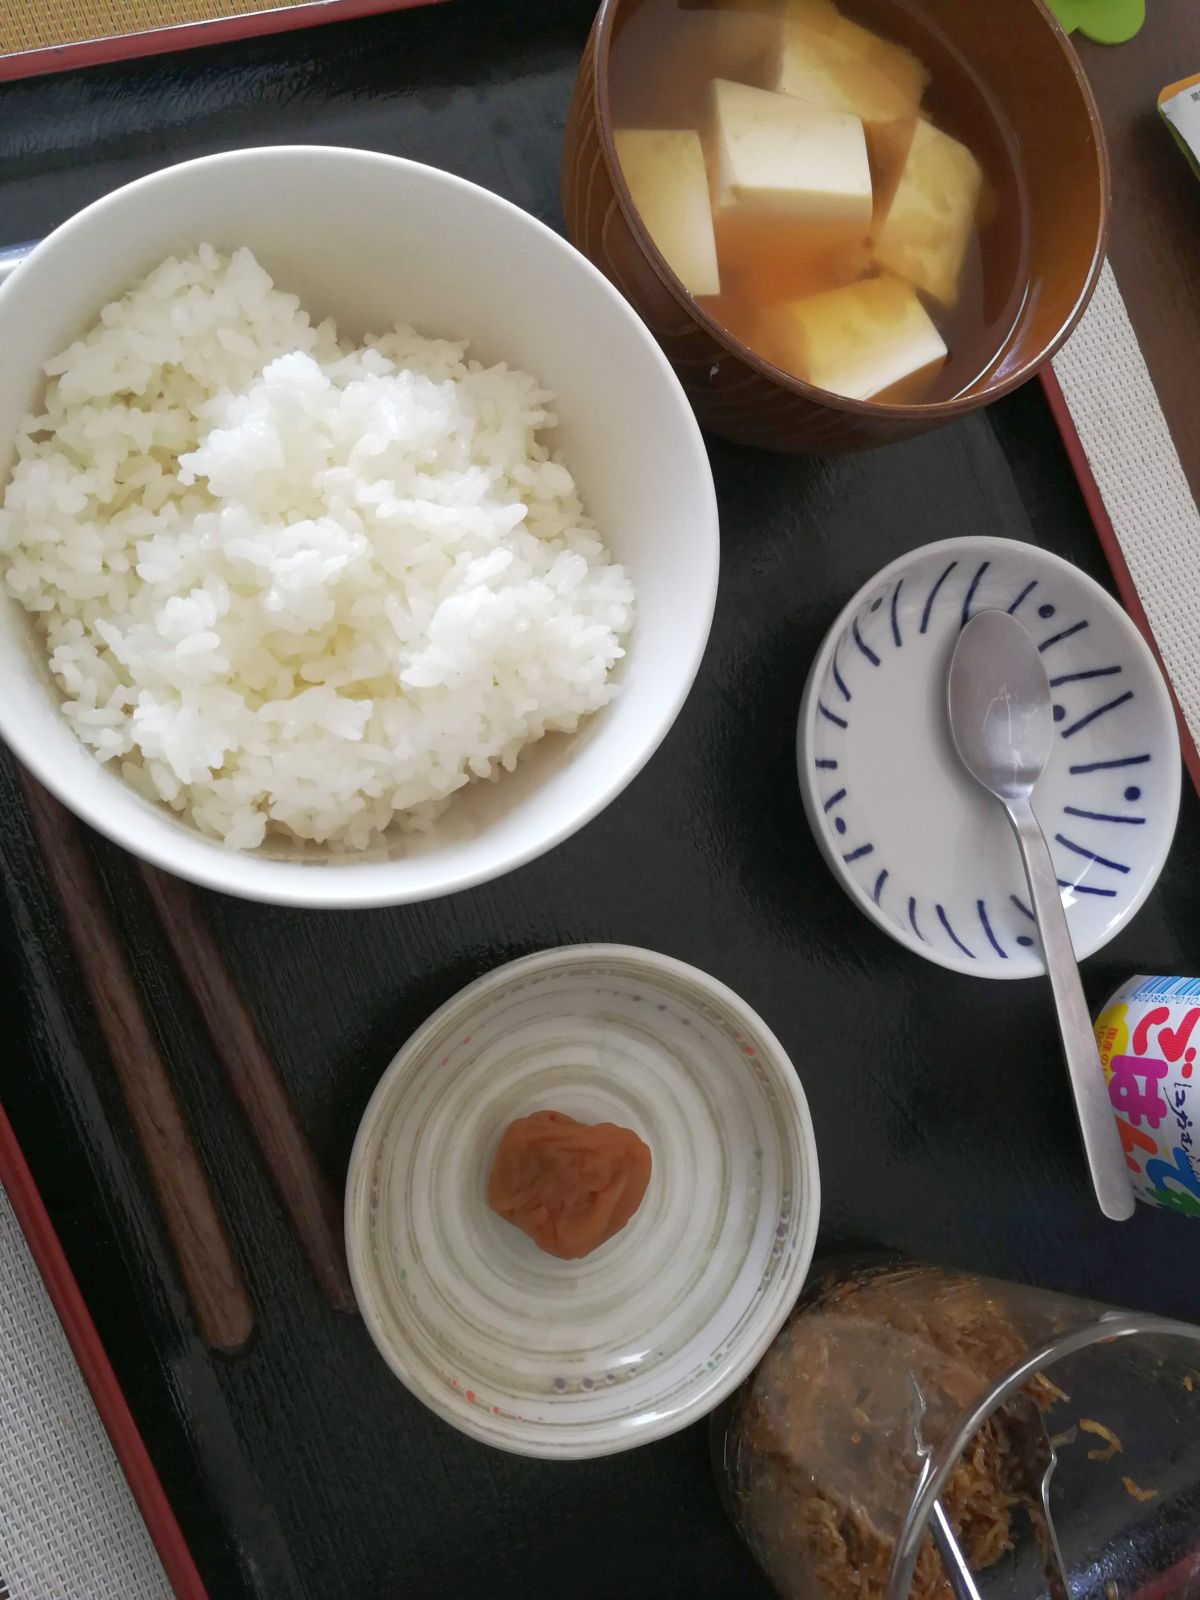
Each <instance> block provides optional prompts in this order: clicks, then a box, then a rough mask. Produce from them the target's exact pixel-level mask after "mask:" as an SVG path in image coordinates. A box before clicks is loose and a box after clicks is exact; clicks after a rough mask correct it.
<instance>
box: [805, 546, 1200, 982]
mask: <svg viewBox="0 0 1200 1600" xmlns="http://www.w3.org/2000/svg"><path fill="white" fill-rule="evenodd" d="M983 610H1003V611H1008V612H1010V613H1012V614H1013V615H1014V616H1017V617H1019V618H1020V619H1021V621H1022V622H1023V623H1024V624H1025V626H1026V627H1027V628H1028V629H1029V631H1030V633H1031V634H1032V635H1033V637H1034V639H1035V640H1036V641H1037V644H1038V648H1039V650H1040V651H1041V652H1042V656H1043V659H1044V661H1045V664H1046V671H1047V674H1048V676H1049V679H1050V684H1051V689H1052V692H1053V695H1054V718H1055V722H1056V723H1057V724H1058V728H1057V737H1056V738H1055V741H1054V750H1053V752H1052V754H1051V757H1050V760H1049V763H1048V765H1047V768H1046V771H1045V773H1044V775H1043V777H1042V779H1041V781H1040V783H1039V784H1038V786H1037V788H1036V790H1035V791H1034V809H1035V810H1036V812H1037V814H1038V818H1039V820H1040V821H1041V824H1042V827H1043V829H1044V831H1045V833H1046V837H1047V839H1048V840H1049V843H1050V849H1051V852H1052V854H1053V857H1054V862H1055V866H1056V867H1057V869H1058V877H1059V882H1060V883H1061V885H1062V891H1063V903H1064V904H1065V906H1066V908H1067V917H1068V920H1069V922H1070V927H1071V937H1072V939H1073V940H1074V944H1075V951H1076V954H1077V955H1078V956H1079V957H1080V958H1081V959H1082V958H1083V957H1084V956H1089V955H1091V954H1092V952H1093V951H1095V950H1098V949H1099V948H1100V947H1101V945H1103V944H1106V943H1107V942H1108V940H1109V939H1111V938H1112V937H1113V935H1114V934H1115V933H1116V932H1117V930H1118V929H1119V928H1121V927H1122V926H1123V924H1124V923H1126V922H1127V921H1128V920H1129V918H1130V917H1132V916H1133V914H1134V912H1135V911H1137V909H1138V907H1139V906H1140V905H1141V904H1142V901H1143V900H1144V899H1145V898H1146V896H1147V895H1148V894H1149V892H1150V890H1151V889H1152V888H1153V886H1154V883H1155V881H1156V880H1157V878H1158V874H1159V872H1160V871H1161V870H1162V866H1163V863H1164V862H1165V860H1166V858H1167V852H1168V850H1169V849H1170V846H1171V838H1172V835H1173V834H1174V831H1175V821H1176V817H1177V814H1178V811H1179V787H1180V772H1181V763H1180V754H1179V736H1178V733H1177V731H1176V723H1175V717H1174V712H1173V709H1172V706H1171V700H1170V696H1169V694H1168V692H1167V688H1166V685H1165V684H1164V682H1163V680H1162V677H1161V675H1160V673H1159V670H1158V667H1157V665H1156V663H1155V661H1154V658H1153V656H1152V655H1151V653H1150V650H1149V648H1148V647H1147V645H1146V643H1145V641H1144V640H1143V638H1142V636H1141V634H1139V633H1138V631H1137V629H1136V628H1135V627H1134V625H1133V623H1132V622H1131V621H1130V620H1129V618H1128V617H1127V616H1126V615H1125V613H1124V612H1123V611H1122V610H1121V608H1120V606H1119V605H1118V604H1117V602H1116V601H1115V600H1113V599H1111V598H1110V596H1109V595H1107V594H1106V593H1105V592H1104V590H1103V589H1101V588H1100V586H1099V585H1098V584H1097V583H1094V582H1093V581H1092V579H1091V578H1089V577H1087V576H1086V575H1085V574H1084V573H1082V572H1080V571H1079V570H1078V569H1077V568H1076V567H1073V566H1071V565H1070V564H1069V563H1068V562H1066V561H1063V560H1061V559H1060V558H1059V557H1058V556H1053V555H1050V554H1048V553H1047V552H1046V551H1045V550H1039V549H1038V548H1037V547H1036V546H1035V545H1030V544H1025V543H1022V542H1020V541H1018V540H1013V539H988V538H966V539H943V540H939V541H938V542H937V543H936V544H927V545H923V546H922V547H921V548H920V549H919V550H914V551H912V552H911V553H910V554H908V555H905V556H902V557H900V559H899V560H897V561H893V562H892V563H891V565H890V566H887V567H885V568H884V569H883V571H882V572H880V573H878V574H877V575H876V576H875V577H874V578H872V579H871V581H870V582H869V583H868V584H866V585H865V587H864V588H862V589H860V590H859V592H858V593H857V594H856V595H855V596H854V598H853V600H851V601H850V603H849V605H847V606H846V608H845V609H844V610H843V611H842V613H841V615H840V616H839V617H838V619H837V621H836V622H835V623H834V625H833V627H832V628H831V629H830V631H829V633H828V635H827V636H826V638H825V641H824V643H823V644H822V646H821V648H820V650H819V651H818V653H817V657H816V660H815V661H814V662H813V666H812V670H811V672H810V673H809V677H808V683H807V684H806V686H805V690H804V699H803V702H802V704H801V707H800V724H799V729H798V733H797V762H798V766H799V773H800V789H801V793H802V794H803V796H804V807H805V810H806V812H807V813H808V820H809V823H810V824H811V826H812V830H813V833H814V834H815V836H816V839H817V842H818V844H819V845H820V847H821V850H822V851H823V853H824V855H825V857H826V859H827V860H828V862H829V864H830V866H831V867H832V868H833V871H834V873H835V874H836V876H837V877H838V878H839V880H840V881H841V883H842V885H843V887H844V888H845V889H846V891H847V893H848V894H849V895H850V896H851V897H852V898H853V899H854V900H856V901H857V902H858V904H859V905H860V906H861V907H862V909H863V910H864V911H865V912H866V913H867V915H868V916H869V917H871V918H872V919H873V920H874V921H875V922H877V923H878V924H879V926H880V927H881V928H883V929H884V930H885V932H887V933H890V934H891V936H892V937H893V938H894V939H898V940H899V941H900V943H901V944H905V945H907V946H908V947H909V948H910V949H911V950H915V951H916V952H917V954H918V955H922V956H925V957H926V959H927V960H930V961H936V962H938V963H939V964H940V965H941V966H944V967H953V968H955V969H956V970H958V971H960V972H970V973H972V974H974V975H975V976H976V977H986V978H1025V977H1032V976H1034V975H1035V974H1037V973H1041V972H1044V971H1045V967H1044V965H1043V961H1042V954H1041V947H1040V943H1039V940H1038V936H1037V928H1036V926H1035V924H1034V920H1033V913H1032V911H1031V909H1030V906H1029V895H1028V892H1027V889H1026V885H1025V875H1024V871H1023V869H1022V866H1021V859H1020V856H1019V855H1018V853H1017V847H1016V843H1015V841H1014V840H1013V838H1012V834H1011V832H1010V829H1009V825H1008V822H1007V820H1006V818H1005V816H1004V812H1003V810H1002V809H1001V807H1000V806H999V804H998V803H997V802H996V801H994V800H993V799H992V798H991V797H990V796H989V795H987V794H985V793H984V791H983V790H982V789H981V788H980V787H979V785H978V784H977V783H975V781H974V780H973V779H972V778H970V777H969V776H968V775H967V773H966V771H965V770H964V769H963V767H962V765H961V763H960V762H959V759H958V756H957V754H956V753H955V750H954V745H953V742H952V740H951V737H950V728H949V721H948V717H947V710H946V678H947V673H948V671H949V667H950V656H951V652H952V651H953V648H954V643H955V641H956V639H957V638H958V634H959V630H960V628H961V627H962V626H963V624H964V623H965V622H966V621H967V619H968V618H969V617H971V616H973V615H974V614H975V612H977V611H983Z"/></svg>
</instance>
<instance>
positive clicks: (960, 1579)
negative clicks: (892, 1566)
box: [929, 1500, 980, 1600]
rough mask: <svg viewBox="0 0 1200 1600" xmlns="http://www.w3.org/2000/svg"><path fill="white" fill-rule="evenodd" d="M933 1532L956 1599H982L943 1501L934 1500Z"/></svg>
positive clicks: (931, 1522)
mask: <svg viewBox="0 0 1200 1600" xmlns="http://www.w3.org/2000/svg"><path fill="white" fill-rule="evenodd" d="M929 1525H930V1528H931V1529H932V1532H933V1542H934V1544H935V1545H937V1551H938V1555H940V1556H941V1558H942V1565H943V1566H944V1567H945V1569H946V1577H947V1578H948V1579H949V1581H950V1589H951V1592H952V1594H953V1595H954V1600H980V1594H979V1589H978V1586H977V1585H976V1583H975V1579H974V1577H973V1576H972V1574H971V1569H970V1567H969V1566H968V1565H967V1560H966V1557H965V1556H964V1555H963V1553H962V1546H961V1545H960V1544H959V1542H958V1540H957V1539H956V1538H955V1537H954V1529H953V1528H952V1527H951V1526H950V1519H949V1518H948V1517H947V1515H946V1513H945V1510H944V1509H943V1506H942V1502H941V1501H940V1500H935V1501H934V1502H933V1512H932V1515H931V1516H930V1519H929Z"/></svg>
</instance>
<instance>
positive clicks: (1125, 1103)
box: [1096, 977, 1200, 1217]
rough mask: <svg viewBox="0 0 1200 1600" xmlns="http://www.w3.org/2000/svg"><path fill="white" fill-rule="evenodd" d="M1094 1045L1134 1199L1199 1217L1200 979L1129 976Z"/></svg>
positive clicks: (1109, 1007)
mask: <svg viewBox="0 0 1200 1600" xmlns="http://www.w3.org/2000/svg"><path fill="white" fill-rule="evenodd" d="M1096 1044H1097V1045H1098V1046H1099V1049H1100V1061H1101V1063H1102V1065H1103V1067H1104V1076H1105V1080H1106V1081H1107V1083H1108V1098H1109V1100H1110V1101H1111V1102H1112V1108H1113V1112H1114V1114H1115V1116H1116V1119H1117V1127H1118V1128H1119V1129H1120V1133H1121V1143H1122V1145H1123V1147H1124V1150H1125V1164H1126V1166H1127V1167H1128V1168H1129V1171H1130V1177H1131V1179H1132V1182H1133V1190H1134V1193H1135V1194H1136V1195H1137V1197H1138V1199H1139V1200H1144V1201H1146V1202H1147V1203H1148V1204H1150V1205H1157V1206H1165V1207H1166V1208H1167V1209H1168V1210H1170V1211H1182V1212H1184V1213H1185V1215H1187V1216H1190V1217H1200V1126H1196V1124H1200V1071H1198V1070H1197V1067H1196V1055H1197V1051H1198V1050H1200V979H1196V978H1145V977H1137V978H1131V979H1130V980H1129V982H1128V983H1127V984H1125V985H1124V987H1123V988H1120V989H1118V990H1117V992H1116V994H1115V995H1113V997H1112V999H1111V1000H1110V1001H1109V1002H1108V1004H1107V1005H1106V1006H1105V1008H1104V1010H1103V1011H1102V1012H1101V1013H1100V1016H1099V1018H1098V1019H1097V1021H1096Z"/></svg>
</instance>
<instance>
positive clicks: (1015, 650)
mask: <svg viewBox="0 0 1200 1600" xmlns="http://www.w3.org/2000/svg"><path fill="white" fill-rule="evenodd" d="M999 662H1003V664H1004V665H1003V675H1002V676H1001V675H1000V674H999V673H998V671H997V663H999ZM948 692H949V697H950V731H951V733H952V735H953V737H954V747H955V749H956V750H957V751H958V754H959V758H960V760H961V761H962V764H963V766H964V767H966V769H967V771H968V772H969V773H970V774H971V776H972V777H973V778H974V779H975V781H976V782H977V783H981V784H982V785H983V787H984V788H985V789H989V790H990V791H991V792H992V794H994V795H995V796H996V797H997V799H999V800H1016V799H1020V798H1021V797H1022V796H1025V797H1028V796H1029V795H1030V794H1031V793H1032V792H1033V786H1034V784H1035V783H1036V782H1037V781H1038V779H1039V778H1040V777H1041V775H1042V773H1043V772H1044V771H1045V770H1046V763H1047V761H1048V760H1049V759H1050V749H1051V746H1052V745H1053V743H1054V714H1053V706H1052V702H1051V697H1050V680H1049V678H1048V677H1047V676H1046V669H1045V667H1044V666H1043V665H1042V658H1041V656H1040V654H1039V653H1038V649H1037V646H1036V645H1035V644H1034V642H1033V640H1032V639H1031V638H1030V636H1029V634H1028V633H1027V632H1026V631H1025V629H1024V627H1023V626H1022V625H1021V623H1020V622H1018V621H1017V619H1016V617H1010V616H1009V615H1008V613H1007V612H1006V611H980V612H979V613H978V614H977V615H976V616H974V617H972V618H971V620H970V622H969V623H968V624H967V626H966V627H965V628H964V629H963V631H962V633H961V634H960V635H959V640H958V644H957V645H956V647H955V651H954V663H953V665H952V667H951V669H950V684H949V691H948Z"/></svg>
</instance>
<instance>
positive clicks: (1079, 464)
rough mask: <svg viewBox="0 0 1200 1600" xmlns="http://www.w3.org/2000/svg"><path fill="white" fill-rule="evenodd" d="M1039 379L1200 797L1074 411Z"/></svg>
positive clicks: (1193, 759)
mask: <svg viewBox="0 0 1200 1600" xmlns="http://www.w3.org/2000/svg"><path fill="white" fill-rule="evenodd" d="M1039 377H1040V378H1041V383H1042V390H1043V393H1044V394H1045V396H1046V403H1047V404H1048V405H1049V407H1050V414H1051V416H1053V418H1054V421H1055V424H1056V426H1057V428H1058V432H1059V436H1060V437H1061V439H1062V442H1063V447H1064V449H1065V450H1066V452H1067V459H1068V460H1069V461H1070V463H1071V469H1072V471H1073V472H1074V474H1075V480H1076V482H1077V483H1078V484H1079V492H1080V494H1081V495H1082V496H1083V503H1084V505H1086V506H1087V508H1088V513H1089V515H1090V516H1091V519H1092V524H1093V526H1094V527H1095V529H1096V537H1097V538H1098V539H1099V541H1100V548H1101V549H1102V550H1103V551H1104V555H1105V559H1106V560H1107V561H1108V565H1109V568H1110V569H1111V571H1112V575H1113V581H1114V582H1115V583H1116V586H1117V593H1118V594H1119V595H1120V597H1121V604H1122V605H1123V606H1124V607H1125V610H1126V612H1127V613H1128V614H1129V617H1130V620H1131V621H1132V622H1133V623H1134V625H1135V626H1136V627H1137V629H1138V632H1139V633H1140V634H1141V635H1142V638H1143V639H1145V641H1146V643H1147V644H1148V645H1149V646H1150V649H1151V652H1152V653H1153V655H1154V659H1155V661H1156V662H1157V663H1158V670H1159V671H1160V672H1161V673H1162V677H1163V682H1164V683H1165V684H1166V686H1167V693H1168V694H1169V695H1170V696H1171V705H1172V707H1173V708H1174V711H1175V721H1176V723H1177V725H1178V729H1179V746H1180V750H1181V751H1182V753H1183V762H1184V765H1185V766H1186V767H1187V770H1188V773H1189V775H1190V776H1191V780H1192V783H1193V784H1194V785H1195V787H1196V791H1197V793H1200V750H1197V748H1196V743H1195V740H1194V739H1193V738H1192V735H1191V732H1190V730H1189V729H1188V725H1187V721H1186V719H1185V718H1184V715H1183V709H1182V707H1181V706H1180V704H1179V700H1178V699H1177V697H1176V694H1175V688H1174V685H1173V684H1172V682H1171V675H1170V673H1168V671H1167V669H1166V665H1165V664H1164V662H1163V658H1162V654H1161V652H1160V651H1159V648H1158V645H1157V643H1156V642H1155V638H1154V634H1153V633H1152V632H1151V630H1150V623H1149V622H1148V621H1147V618H1146V613H1145V611H1144V610H1143V609H1142V602H1141V601H1140V600H1139V599H1138V592H1137V589H1136V587H1135V586H1134V582H1133V576H1132V574H1131V573H1130V571H1129V565H1128V563H1127V562H1126V560H1125V553H1124V551H1123V550H1122V549H1121V545H1120V541H1119V540H1118V538H1117V534H1116V529H1115V528H1114V527H1113V525H1112V519H1111V518H1110V517H1109V514H1108V512H1107V511H1106V510H1105V509H1104V499H1103V497H1102V495H1101V493H1100V486H1099V484H1098V483H1097V482H1096V479H1095V477H1094V476H1093V474H1092V469H1091V466H1090V465H1089V463H1088V458H1087V452H1086V451H1085V450H1084V448H1083V441H1082V439H1080V437H1079V433H1078V431H1077V430H1076V427H1075V421H1074V418H1073V417H1072V416H1071V410H1070V407H1069V406H1068V405H1067V397H1066V396H1065V395H1064V394H1063V392H1062V387H1061V385H1060V384H1059V381H1058V379H1057V378H1056V377H1055V375H1054V370H1053V368H1052V367H1051V366H1050V365H1049V363H1047V364H1046V365H1045V366H1044V367H1043V368H1042V370H1041V372H1040V373H1039Z"/></svg>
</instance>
